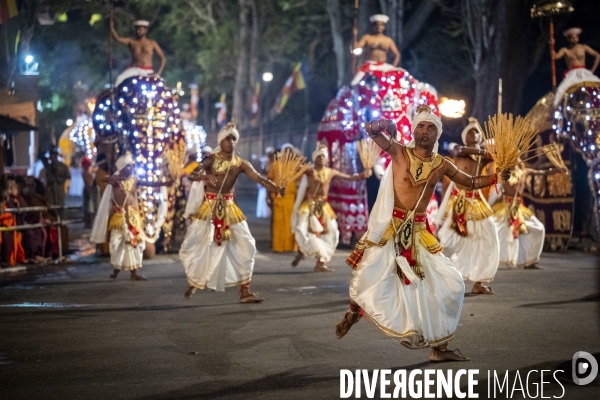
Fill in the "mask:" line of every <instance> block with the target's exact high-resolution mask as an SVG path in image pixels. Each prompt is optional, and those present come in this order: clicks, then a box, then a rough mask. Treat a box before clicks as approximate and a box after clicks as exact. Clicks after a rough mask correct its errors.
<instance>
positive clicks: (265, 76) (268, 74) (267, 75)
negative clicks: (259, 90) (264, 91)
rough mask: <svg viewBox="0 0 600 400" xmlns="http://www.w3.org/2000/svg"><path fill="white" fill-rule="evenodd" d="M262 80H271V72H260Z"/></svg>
mask: <svg viewBox="0 0 600 400" xmlns="http://www.w3.org/2000/svg"><path fill="white" fill-rule="evenodd" d="M262 80H263V82H271V81H272V80H273V73H272V72H264V73H263V74H262Z"/></svg>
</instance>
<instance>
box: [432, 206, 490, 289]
mask: <svg viewBox="0 0 600 400" xmlns="http://www.w3.org/2000/svg"><path fill="white" fill-rule="evenodd" d="M467 232H468V234H467V236H461V235H459V234H458V233H457V232H456V231H455V230H454V229H452V218H450V217H449V218H446V220H445V221H444V224H443V225H442V227H441V228H440V231H439V232H438V236H439V238H440V244H441V245H442V246H443V247H444V250H443V252H444V255H446V257H448V258H450V259H451V260H452V262H454V265H455V266H456V269H457V270H458V271H459V272H460V273H461V274H462V276H463V279H464V280H470V281H472V282H491V281H492V280H493V279H494V277H495V276H496V272H497V271H498V261H499V260H500V242H499V239H498V231H497V229H496V224H495V223H494V220H493V219H492V217H489V218H486V219H483V220H481V221H467Z"/></svg>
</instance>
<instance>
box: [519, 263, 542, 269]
mask: <svg viewBox="0 0 600 400" xmlns="http://www.w3.org/2000/svg"><path fill="white" fill-rule="evenodd" d="M523 269H544V268H542V267H540V266H539V265H537V263H535V264H531V265H528V266H526V267H523Z"/></svg>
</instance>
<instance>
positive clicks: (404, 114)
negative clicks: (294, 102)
mask: <svg viewBox="0 0 600 400" xmlns="http://www.w3.org/2000/svg"><path fill="white" fill-rule="evenodd" d="M367 64H368V65H367ZM387 65H388V66H389V67H391V68H389V67H385V66H377V65H374V64H373V63H366V64H365V66H364V67H363V68H362V69H361V71H362V72H363V73H364V74H363V75H362V79H360V80H359V81H358V82H357V84H356V85H354V86H344V87H342V88H341V89H340V90H339V91H338V93H337V96H336V97H335V98H334V99H333V100H331V101H330V102H329V105H328V106H327V109H326V110H325V114H324V115H323V117H322V118H321V122H320V123H319V127H318V129H317V140H319V141H321V142H325V143H326V144H327V146H328V150H329V154H330V155H331V157H330V165H329V166H330V167H332V168H334V169H337V170H339V171H341V172H344V173H346V174H350V175H352V174H354V173H358V172H361V171H362V165H361V163H360V157H359V155H358V146H357V143H358V141H359V140H360V139H362V138H363V137H366V132H365V130H364V124H365V123H366V122H369V121H371V120H373V119H379V118H386V119H390V120H392V121H395V122H396V125H397V126H398V133H399V137H398V138H397V140H398V141H399V142H401V143H407V142H409V141H410V140H411V139H412V134H411V126H412V118H413V114H414V112H415V111H416V109H417V107H418V106H419V105H423V104H426V105H429V106H430V107H431V108H432V112H433V113H434V114H435V115H437V116H439V115H440V114H439V109H438V98H437V92H436V90H435V89H434V88H433V87H432V86H430V85H428V84H426V83H422V82H419V81H417V80H416V79H415V78H413V77H412V76H411V75H410V74H409V73H408V71H406V70H404V69H402V68H396V67H392V66H391V65H389V64H387ZM382 159H383V160H382V161H384V164H385V165H387V164H389V157H388V155H387V153H382ZM328 201H329V202H330V204H331V206H332V208H333V210H334V212H335V213H336V215H337V217H338V220H337V222H338V225H339V230H340V240H341V242H342V243H345V244H349V243H350V241H351V238H352V235H353V234H354V236H355V237H357V238H358V237H361V236H362V235H363V234H364V233H365V231H366V230H367V219H368V215H367V214H368V206H367V186H366V182H365V181H346V180H344V179H334V180H333V181H332V183H331V188H330V191H329V197H328Z"/></svg>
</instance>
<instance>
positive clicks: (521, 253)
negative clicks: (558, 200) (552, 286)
mask: <svg viewBox="0 0 600 400" xmlns="http://www.w3.org/2000/svg"><path fill="white" fill-rule="evenodd" d="M524 221H525V226H526V227H527V233H521V234H519V237H518V238H517V239H515V238H514V237H513V233H512V228H511V226H510V225H509V224H508V222H507V221H506V217H503V218H498V219H496V224H497V226H498V236H499V238H500V248H501V251H500V267H504V268H516V267H519V268H523V267H528V266H530V265H533V264H535V263H537V262H538V261H539V260H540V255H541V254H542V249H543V248H544V237H545V235H546V230H545V228H544V224H542V222H541V221H540V220H539V219H537V218H536V217H535V216H531V217H527V216H525V217H524Z"/></svg>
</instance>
